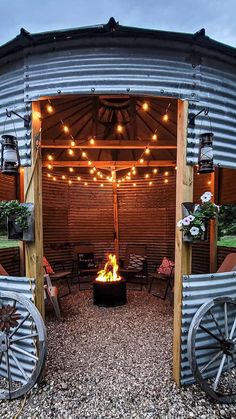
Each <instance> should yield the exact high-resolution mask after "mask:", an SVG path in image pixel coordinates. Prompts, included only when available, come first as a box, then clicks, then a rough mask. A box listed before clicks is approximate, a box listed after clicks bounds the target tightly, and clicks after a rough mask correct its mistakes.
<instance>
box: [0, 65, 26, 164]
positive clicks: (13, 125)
mask: <svg viewBox="0 0 236 419" xmlns="http://www.w3.org/2000/svg"><path fill="white" fill-rule="evenodd" d="M24 76H25V74H24V61H23V60H21V61H19V62H17V63H12V64H9V65H8V66H6V67H0V134H1V135H2V134H3V133H5V134H12V135H16V136H17V139H18V145H19V153H20V158H21V164H22V166H29V165H30V163H31V161H30V159H31V146H30V144H31V140H30V138H31V132H30V130H26V128H24V121H23V120H22V119H20V118H18V117H16V116H14V115H12V119H11V118H6V109H8V110H9V111H11V110H15V111H16V112H17V113H19V114H20V115H21V116H24V115H25V114H26V104H25V102H24ZM12 121H13V122H12Z"/></svg>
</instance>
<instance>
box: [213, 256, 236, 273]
mask: <svg viewBox="0 0 236 419" xmlns="http://www.w3.org/2000/svg"><path fill="white" fill-rule="evenodd" d="M231 271H236V252H235V253H229V254H228V255H227V256H226V257H225V259H224V260H223V262H222V264H221V265H220V267H219V269H218V271H217V273H220V272H231Z"/></svg>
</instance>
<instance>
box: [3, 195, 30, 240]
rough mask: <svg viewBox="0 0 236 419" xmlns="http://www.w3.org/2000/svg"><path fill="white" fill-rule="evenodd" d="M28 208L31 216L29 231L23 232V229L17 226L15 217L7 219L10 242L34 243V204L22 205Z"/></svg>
mask: <svg viewBox="0 0 236 419" xmlns="http://www.w3.org/2000/svg"><path fill="white" fill-rule="evenodd" d="M22 205H24V206H25V207H27V208H28V210H29V211H30V215H29V216H28V219H27V221H28V225H29V227H28V228H27V230H25V231H22V230H21V228H20V227H19V226H18V225H16V223H15V220H14V217H11V218H8V219H7V232H8V239H9V240H22V241H26V242H33V241H34V204H31V203H27V204H22Z"/></svg>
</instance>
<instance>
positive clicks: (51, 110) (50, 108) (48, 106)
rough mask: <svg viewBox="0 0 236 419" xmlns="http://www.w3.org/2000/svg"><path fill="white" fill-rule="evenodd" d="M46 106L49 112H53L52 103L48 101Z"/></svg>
mask: <svg viewBox="0 0 236 419" xmlns="http://www.w3.org/2000/svg"><path fill="white" fill-rule="evenodd" d="M46 108H47V111H48V113H53V111H54V109H53V107H52V105H50V104H49V103H48V104H47V107H46Z"/></svg>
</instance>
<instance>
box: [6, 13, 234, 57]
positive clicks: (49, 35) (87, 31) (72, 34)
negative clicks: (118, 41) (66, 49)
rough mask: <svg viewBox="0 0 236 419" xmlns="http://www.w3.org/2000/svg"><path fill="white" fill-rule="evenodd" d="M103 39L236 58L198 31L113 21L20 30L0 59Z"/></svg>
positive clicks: (7, 44) (202, 30)
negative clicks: (176, 45)
mask: <svg viewBox="0 0 236 419" xmlns="http://www.w3.org/2000/svg"><path fill="white" fill-rule="evenodd" d="M91 37H92V38H93V37H95V38H106V39H107V40H109V39H113V40H114V38H123V37H126V38H127V37H135V38H147V39H154V40H155V39H156V40H166V41H178V42H183V43H190V44H191V47H193V46H201V47H203V48H207V49H211V50H214V51H217V52H220V53H223V54H225V55H227V56H231V57H233V58H236V48H234V47H231V46H229V45H226V44H223V43H220V42H217V41H215V40H213V39H211V38H209V37H208V36H206V34H205V29H201V30H199V31H198V32H196V33H194V34H188V33H180V32H169V31H159V30H154V29H144V28H136V27H130V26H123V25H120V24H119V22H116V21H115V19H114V18H113V17H111V18H110V20H109V21H108V23H106V24H101V25H95V26H86V27H81V28H74V29H63V30H56V31H50V32H41V33H36V34H31V33H30V32H28V31H27V30H25V29H24V28H22V29H21V31H20V34H19V35H18V36H16V37H15V38H14V39H12V40H10V41H9V42H7V43H6V44H4V45H2V46H0V58H2V57H6V56H7V55H9V54H14V53H16V52H19V51H20V50H24V49H25V48H27V47H32V46H39V45H45V44H52V43H55V42H58V41H67V40H76V39H80V38H91Z"/></svg>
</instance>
